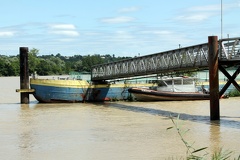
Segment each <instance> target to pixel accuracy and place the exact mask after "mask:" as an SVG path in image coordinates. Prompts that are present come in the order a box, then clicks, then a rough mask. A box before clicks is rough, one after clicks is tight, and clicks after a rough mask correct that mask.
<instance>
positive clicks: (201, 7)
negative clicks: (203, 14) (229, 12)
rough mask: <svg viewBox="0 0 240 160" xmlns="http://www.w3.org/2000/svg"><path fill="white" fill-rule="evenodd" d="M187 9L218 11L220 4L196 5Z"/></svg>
mask: <svg viewBox="0 0 240 160" xmlns="http://www.w3.org/2000/svg"><path fill="white" fill-rule="evenodd" d="M188 10H189V11H194V12H196V11H219V10H221V5H220V4H217V5H208V6H197V7H192V8H190V9H188Z"/></svg>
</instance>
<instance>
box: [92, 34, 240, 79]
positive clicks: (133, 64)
mask: <svg viewBox="0 0 240 160" xmlns="http://www.w3.org/2000/svg"><path fill="white" fill-rule="evenodd" d="M218 42H219V51H220V52H219V60H225V61H231V60H234V59H240V43H239V42H240V37H236V38H226V39H220V40H219V41H218ZM206 68H208V43H202V44H198V45H193V46H189V47H183V48H178V49H174V50H169V51H165V52H159V53H154V54H150V55H145V56H139V57H134V58H130V59H125V60H120V61H116V62H110V63H105V64H99V65H95V66H93V67H92V72H91V74H92V76H91V78H92V80H110V79H117V78H125V77H134V76H142V75H150V74H163V73H169V72H178V71H186V70H196V69H197V70H203V69H206Z"/></svg>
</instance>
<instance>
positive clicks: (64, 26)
mask: <svg viewBox="0 0 240 160" xmlns="http://www.w3.org/2000/svg"><path fill="white" fill-rule="evenodd" d="M50 27H51V28H52V29H64V30H69V29H70V30H74V29H76V27H75V26H74V25H73V24H53V25H50Z"/></svg>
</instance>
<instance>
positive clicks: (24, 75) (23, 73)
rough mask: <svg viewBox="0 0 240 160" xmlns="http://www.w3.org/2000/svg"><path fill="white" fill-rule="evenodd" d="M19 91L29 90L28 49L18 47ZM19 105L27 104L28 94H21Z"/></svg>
mask: <svg viewBox="0 0 240 160" xmlns="http://www.w3.org/2000/svg"><path fill="white" fill-rule="evenodd" d="M20 89H23V90H24V89H29V69H28V48H27V47H20ZM21 103H22V104H28V103H29V93H28V92H21Z"/></svg>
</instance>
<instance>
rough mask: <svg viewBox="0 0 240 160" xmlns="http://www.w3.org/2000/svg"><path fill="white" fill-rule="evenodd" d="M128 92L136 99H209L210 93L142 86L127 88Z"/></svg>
mask: <svg viewBox="0 0 240 160" xmlns="http://www.w3.org/2000/svg"><path fill="white" fill-rule="evenodd" d="M128 92H129V93H131V94H133V96H134V97H135V98H136V100H138V101H183V100H209V99H210V95H209V94H205V93H198V92H166V91H165V92H164V91H155V90H150V89H142V88H129V89H128Z"/></svg>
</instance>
